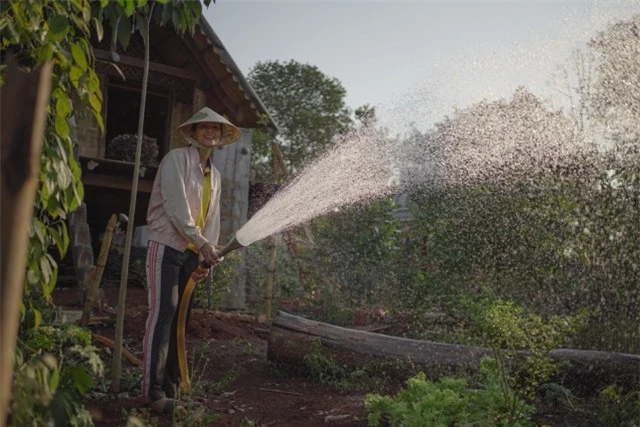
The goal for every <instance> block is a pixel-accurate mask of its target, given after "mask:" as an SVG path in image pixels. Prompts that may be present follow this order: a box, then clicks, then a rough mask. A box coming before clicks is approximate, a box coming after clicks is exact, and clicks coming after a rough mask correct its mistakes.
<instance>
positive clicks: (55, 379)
mask: <svg viewBox="0 0 640 427" xmlns="http://www.w3.org/2000/svg"><path fill="white" fill-rule="evenodd" d="M59 382H60V370H59V369H54V370H53V373H52V375H51V378H49V390H50V391H51V393H52V394H55V391H56V390H57V388H58V383H59Z"/></svg>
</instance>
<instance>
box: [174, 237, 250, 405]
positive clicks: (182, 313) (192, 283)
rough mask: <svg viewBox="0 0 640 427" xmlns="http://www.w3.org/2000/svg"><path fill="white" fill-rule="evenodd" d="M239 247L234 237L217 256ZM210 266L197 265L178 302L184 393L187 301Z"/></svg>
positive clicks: (187, 385)
mask: <svg viewBox="0 0 640 427" xmlns="http://www.w3.org/2000/svg"><path fill="white" fill-rule="evenodd" d="M242 246H243V245H241V244H240V243H239V242H238V240H237V239H236V238H235V237H234V238H233V239H232V240H231V241H230V242H229V243H227V244H226V245H225V246H224V247H223V248H222V249H221V250H220V252H218V256H219V257H220V260H222V258H223V257H224V256H225V255H226V254H228V253H229V252H231V251H233V250H235V249H238V248H241V247H242ZM210 268H211V266H210V265H209V264H208V263H206V262H204V261H202V262H200V263H199V264H198V266H197V267H196V269H195V270H194V271H193V273H191V277H189V280H188V281H187V284H186V286H185V288H184V292H183V293H182V299H181V300H180V307H179V308H178V326H177V331H176V332H177V336H176V338H177V339H176V344H177V347H178V368H179V371H180V388H181V389H182V391H184V392H185V393H190V392H191V379H190V378H189V368H188V367H187V347H186V344H185V334H186V332H185V330H186V327H187V311H188V308H189V301H191V295H192V294H193V291H194V289H195V287H196V285H197V284H198V283H200V282H201V281H202V280H203V279H204V278H205V277H207V273H208V271H209V269H210Z"/></svg>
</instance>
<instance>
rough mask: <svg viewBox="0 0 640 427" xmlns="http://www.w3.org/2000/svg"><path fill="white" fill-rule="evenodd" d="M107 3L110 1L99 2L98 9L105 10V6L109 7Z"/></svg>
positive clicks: (102, 0)
mask: <svg viewBox="0 0 640 427" xmlns="http://www.w3.org/2000/svg"><path fill="white" fill-rule="evenodd" d="M109 2H110V0H100V7H101V8H102V9H104V8H106V7H107V6H109Z"/></svg>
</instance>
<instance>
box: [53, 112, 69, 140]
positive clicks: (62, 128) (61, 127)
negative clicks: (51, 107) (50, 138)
mask: <svg viewBox="0 0 640 427" xmlns="http://www.w3.org/2000/svg"><path fill="white" fill-rule="evenodd" d="M55 127H56V133H57V134H58V135H59V136H60V138H67V137H68V136H69V123H67V119H66V118H64V117H62V116H59V115H56V122H55Z"/></svg>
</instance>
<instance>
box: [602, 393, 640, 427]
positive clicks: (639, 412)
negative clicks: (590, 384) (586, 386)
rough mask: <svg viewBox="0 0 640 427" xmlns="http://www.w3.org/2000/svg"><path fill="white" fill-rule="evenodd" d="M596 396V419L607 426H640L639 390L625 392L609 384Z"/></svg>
mask: <svg viewBox="0 0 640 427" xmlns="http://www.w3.org/2000/svg"><path fill="white" fill-rule="evenodd" d="M598 397H599V398H598V420H600V421H601V422H603V423H605V424H606V425H609V426H621V427H638V426H640V391H638V390H634V391H630V392H628V393H625V392H624V391H623V390H621V389H620V388H618V387H616V386H614V385H610V386H608V387H605V388H604V389H602V390H601V391H600V395H599V396H598Z"/></svg>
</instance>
